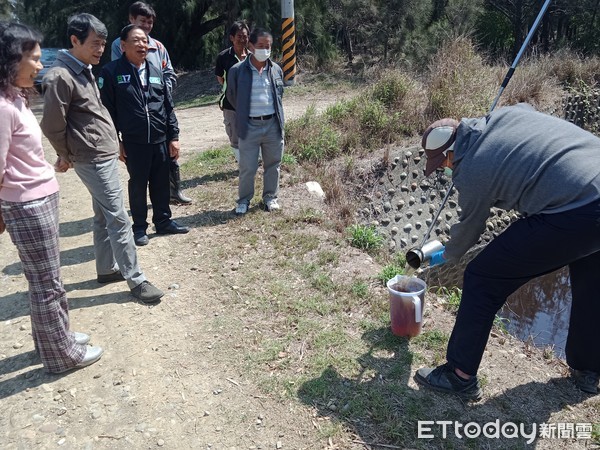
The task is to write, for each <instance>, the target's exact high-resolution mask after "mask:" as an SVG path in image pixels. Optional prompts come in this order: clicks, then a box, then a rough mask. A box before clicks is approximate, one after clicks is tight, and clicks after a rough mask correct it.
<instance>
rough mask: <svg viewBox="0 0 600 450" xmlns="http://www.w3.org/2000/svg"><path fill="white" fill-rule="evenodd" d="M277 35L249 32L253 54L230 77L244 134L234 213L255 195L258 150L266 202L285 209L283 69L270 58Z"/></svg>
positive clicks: (229, 88) (269, 206) (229, 97)
mask: <svg viewBox="0 0 600 450" xmlns="http://www.w3.org/2000/svg"><path fill="white" fill-rule="evenodd" d="M272 43H273V37H272V36H271V33H269V32H268V31H267V30H264V29H261V28H257V29H254V30H253V31H252V32H251V33H250V38H249V45H248V47H249V50H250V56H249V57H247V58H246V59H245V60H244V61H242V62H239V63H237V64H236V65H235V66H233V67H232V68H231V69H230V70H229V75H228V76H227V100H229V103H231V105H232V106H233V107H234V108H235V111H236V120H237V133H238V138H239V150H240V159H239V168H240V182H239V188H238V201H237V206H236V208H235V213H236V214H238V215H243V214H246V213H247V212H248V207H249V206H250V200H252V197H254V178H255V176H256V171H257V170H258V154H259V151H261V149H262V159H263V168H264V176H263V194H262V199H263V205H264V208H265V210H266V211H275V210H278V209H279V208H280V206H279V203H278V202H277V194H278V192H279V171H280V166H281V158H282V157H283V130H284V129H283V125H284V117H283V103H282V96H283V71H282V70H281V67H279V66H278V65H277V64H275V63H274V62H273V61H271V60H270V56H271V44H272Z"/></svg>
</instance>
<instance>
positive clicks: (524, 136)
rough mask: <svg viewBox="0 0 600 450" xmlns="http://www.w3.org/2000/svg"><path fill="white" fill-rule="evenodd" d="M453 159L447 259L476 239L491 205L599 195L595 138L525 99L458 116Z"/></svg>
mask: <svg viewBox="0 0 600 450" xmlns="http://www.w3.org/2000/svg"><path fill="white" fill-rule="evenodd" d="M453 164H454V169H453V174H452V179H453V181H454V183H455V185H456V188H457V190H458V192H459V197H458V202H459V205H460V207H461V209H462V211H461V214H460V217H459V222H458V223H457V224H455V225H454V226H452V228H451V229H450V240H449V241H448V243H447V244H446V253H445V256H446V257H447V258H448V260H456V259H458V258H460V257H461V256H462V255H463V254H464V253H465V252H467V250H469V248H471V247H472V246H473V245H474V244H475V243H476V242H477V240H478V239H479V236H480V235H481V233H482V232H483V230H484V228H485V223H486V220H487V219H488V217H489V214H490V208H491V207H497V208H502V209H504V210H515V211H518V212H519V213H521V214H522V215H523V216H532V215H534V214H554V213H559V212H564V211H569V210H571V209H575V208H577V207H579V206H583V205H586V204H588V203H591V202H592V201H594V200H596V199H598V198H600V139H599V138H598V137H596V136H594V135H593V134H591V133H588V132H587V131H584V130H582V129H581V128H579V127H577V126H575V125H573V124H571V123H569V122H567V121H565V120H562V119H558V118H556V117H552V116H549V115H546V114H542V113H540V112H537V111H535V110H534V109H533V108H532V107H531V106H529V105H526V104H519V105H516V106H510V107H506V108H500V109H498V110H496V111H494V112H492V113H491V114H490V115H488V116H487V117H483V118H479V119H463V120H462V121H461V123H460V125H459V127H458V130H457V136H456V143H455V145H454V161H453Z"/></svg>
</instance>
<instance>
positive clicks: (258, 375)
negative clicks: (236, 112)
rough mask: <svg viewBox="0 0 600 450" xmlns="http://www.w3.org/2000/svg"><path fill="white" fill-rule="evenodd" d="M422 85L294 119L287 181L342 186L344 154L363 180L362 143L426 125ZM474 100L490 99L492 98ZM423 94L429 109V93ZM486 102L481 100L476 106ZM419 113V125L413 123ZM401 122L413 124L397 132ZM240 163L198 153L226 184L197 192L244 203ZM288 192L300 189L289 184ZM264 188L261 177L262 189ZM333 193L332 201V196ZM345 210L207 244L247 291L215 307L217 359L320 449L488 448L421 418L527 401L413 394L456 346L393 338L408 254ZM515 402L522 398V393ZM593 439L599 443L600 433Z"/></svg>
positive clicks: (206, 170) (452, 302)
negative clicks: (431, 432)
mask: <svg viewBox="0 0 600 450" xmlns="http://www.w3.org/2000/svg"><path fill="white" fill-rule="evenodd" d="M476 62H477V61H475V63H476ZM475 63H473V62H470V63H469V67H467V69H468V70H471V69H470V68H472V67H476V66H477V64H475ZM450 68H451V67H450ZM458 69H460V68H458ZM458 69H457V70H458ZM466 75H468V76H465V77H463V78H461V79H473V77H472V72H470V73H467V74H466ZM469 77H471V78H469ZM438 81H440V83H441V82H442V81H444V82H445V81H446V80H441V79H440V80H438ZM414 83H416V82H410V80H408V81H407V80H406V79H405V78H403V76H402V75H401V74H400V75H397V77H396V78H394V76H393V75H389V76H387V75H386V76H384V77H382V78H380V80H378V83H375V85H374V86H371V87H369V88H367V89H365V90H364V91H363V92H361V93H360V94H359V96H357V98H356V99H350V100H344V101H340V102H338V103H336V104H335V105H333V106H331V107H330V108H328V109H327V110H326V112H325V113H324V114H323V115H317V114H316V113H315V111H314V110H312V111H308V112H307V115H306V116H305V117H304V118H302V119H300V120H299V121H298V122H295V123H291V124H289V126H290V127H291V129H290V133H289V134H288V136H287V139H288V140H289V141H290V142H289V144H290V152H289V153H286V156H285V159H284V165H288V166H294V167H293V169H290V170H289V172H288V174H292V176H293V177H296V178H295V179H297V180H299V181H300V182H303V181H305V180H306V179H309V175H310V179H317V180H318V181H319V182H321V181H322V180H321V178H318V177H313V175H315V174H320V175H321V176H322V178H323V179H327V178H329V179H332V178H333V177H332V176H331V173H330V172H327V171H325V170H321V171H320V172H319V167H322V166H320V164H321V163H324V162H325V161H328V159H331V158H335V157H336V156H340V155H341V156H342V157H341V158H339V159H338V161H340V164H345V166H346V169H347V170H346V172H343V170H342V171H341V172H342V173H352V172H353V171H354V169H355V168H356V167H358V163H360V162H362V161H360V158H361V152H365V148H366V147H364V146H365V143H367V144H368V145H369V146H371V145H372V146H375V147H376V146H377V145H380V144H381V142H386V140H388V139H390V140H393V139H394V137H395V136H398V133H404V132H405V131H407V130H408V131H410V130H412V131H415V130H417V129H418V123H419V120H422V118H423V115H422V113H423V111H422V110H419V109H416V110H411V109H409V106H407V105H408V103H410V101H411V99H414V98H415V97H414V96H415V95H416V94H415V91H414ZM437 88H439V89H438V90H436V92H437V93H438V94H439V95H441V96H443V95H446V97H445V98H441V97H440V98H439V101H441V102H446V104H442V105H438V106H439V107H440V109H441V110H444V111H456V110H457V109H454V110H449V109H447V107H448V104H447V103H448V102H450V101H455V99H456V98H460V95H458V96H457V91H445V90H444V89H447V88H448V86H447V85H445V84H443V85H440V86H437ZM477 91H478V92H479V94H477V95H481V92H482V90H481V89H478V90H477ZM299 92H301V90H300V91H299ZM422 95H423V97H424V98H425V99H426V102H430V100H431V98H430V97H428V96H427V95H425V94H424V93H422ZM436 95H437V94H436ZM464 95H470V93H469V92H467V93H464ZM475 100H477V99H475ZM475 100H473V101H471V104H476V103H477V102H476V101H475ZM420 106H421V107H422V106H423V105H420ZM456 108H458V107H456ZM415 111H416V112H415ZM413 113H414V114H413ZM398 114H399V115H398ZM409 116H410V117H411V118H410V120H408V119H406V117H409ZM412 116H414V117H412ZM400 126H406V127H407V128H406V129H402V130H400V128H399V127H400ZM352 127H354V128H352ZM411 127H412V128H411ZM353 146H356V147H353ZM357 149H358V150H357ZM286 151H287V150H286ZM362 154H364V153H362ZM309 167H310V170H311V172H309V169H308V168H309ZM315 167H316V168H317V169H315ZM233 168H235V163H234V162H233V158H232V156H231V152H230V149H229V148H228V146H224V147H222V148H217V149H212V150H209V151H206V152H203V153H202V154H198V155H196V156H195V157H194V158H192V159H191V160H190V161H189V162H188V163H187V164H186V165H185V166H184V170H185V171H186V173H189V174H192V176H195V177H199V178H203V179H205V180H210V181H215V183H204V184H203V185H202V186H201V187H199V189H197V191H198V193H199V194H198V195H200V193H201V192H202V194H201V195H202V196H203V197H202V199H203V201H206V202H210V201H213V200H211V199H213V198H215V197H216V198H217V199H220V198H221V196H223V195H225V194H222V193H221V192H223V191H225V192H226V195H228V196H229V197H231V198H233V197H234V196H235V178H234V177H231V178H226V177H224V176H223V174H226V173H229V172H231V171H232V169H233ZM307 174H309V175H307ZM220 180H223V181H224V182H222V183H219V181H220ZM340 180H341V184H343V182H344V181H345V179H344V178H343V177H340ZM286 183H289V184H294V183H293V182H290V181H289V178H288V180H287V181H286ZM323 184H324V187H327V186H325V183H323ZM260 187H261V186H260V185H259V184H258V181H257V192H260ZM329 187H331V186H329ZM282 189H286V186H285V185H284V186H283V187H282ZM326 192H327V193H328V197H329V196H330V193H331V192H332V189H326ZM204 205H205V203H202V206H200V209H201V208H203V207H204ZM194 213H195V212H194ZM335 214H336V212H332V211H330V210H329V209H323V210H317V209H313V208H302V209H300V208H296V209H292V208H290V210H285V211H284V214H281V215H269V214H265V213H262V212H257V213H251V214H248V215H247V216H245V217H244V218H243V219H241V220H238V219H232V220H231V221H230V222H229V223H227V225H225V227H226V228H225V229H226V233H227V239H225V240H221V241H220V244H219V245H218V246H215V248H212V247H210V246H209V248H203V249H201V251H202V257H203V258H206V259H207V261H208V260H210V261H215V260H216V261H215V262H213V263H212V264H213V267H211V269H213V270H214V272H215V279H216V280H217V281H218V283H217V284H220V283H221V276H223V280H227V281H226V282H227V283H229V284H230V285H236V286H239V289H237V290H235V291H234V290H233V289H231V288H229V289H228V290H226V291H223V292H222V295H221V293H220V295H219V297H218V302H219V305H222V306H223V312H221V313H220V314H219V317H214V318H213V319H212V320H213V321H212V322H210V320H211V319H210V314H209V317H208V319H207V322H209V323H207V326H210V327H211V328H212V329H214V330H215V334H219V333H220V330H227V335H226V336H223V339H222V340H220V341H219V342H218V343H216V344H214V345H215V346H217V345H218V346H220V348H222V349H223V354H222V355H220V359H221V358H223V359H227V358H229V359H228V360H227V362H228V363H229V365H228V367H229V368H230V369H231V370H234V368H239V370H240V371H243V373H244V375H245V376H246V377H247V378H248V379H249V380H251V383H252V388H254V387H257V389H256V390H258V391H259V392H258V393H257V395H260V396H265V397H268V398H269V399H276V400H279V401H280V402H281V404H285V405H291V407H297V408H299V409H300V407H303V406H305V407H306V408H307V410H308V411H310V413H313V414H315V423H317V425H316V427H317V428H318V429H319V436H321V437H322V438H323V439H325V440H324V441H323V442H316V443H315V446H317V447H323V446H327V439H328V438H329V437H331V438H332V440H333V441H334V442H336V444H338V445H339V446H340V448H342V447H343V445H344V443H346V442H347V440H348V439H352V438H355V437H356V436H360V437H361V438H363V439H365V441H366V440H369V441H371V442H379V443H382V444H387V445H390V446H396V447H399V448H406V447H410V448H434V447H435V448H463V447H465V446H468V447H472V448H481V447H484V446H486V445H488V444H489V442H486V441H484V440H475V441H469V442H465V441H457V440H452V439H449V440H442V439H434V440H432V441H428V442H424V441H422V440H417V439H416V431H415V428H416V425H415V424H416V422H417V421H418V420H428V419H432V418H435V419H440V420H442V419H455V420H462V419H464V420H465V421H467V419H468V420H473V421H478V422H480V423H483V422H484V421H485V419H486V418H487V417H493V416H494V414H496V415H498V416H502V415H518V414H521V413H520V412H519V411H517V409H518V405H517V403H519V402H514V403H515V405H517V406H513V402H505V403H504V404H503V406H502V407H498V406H497V402H496V399H494V400H492V401H489V402H485V403H484V404H480V405H477V406H476V407H475V408H465V406H464V405H463V403H462V402H461V401H460V400H458V399H456V398H454V397H444V396H443V395H438V394H432V393H429V392H424V391H423V390H418V389H416V388H415V387H414V384H413V383H412V381H411V379H412V376H413V374H414V371H415V369H416V368H418V367H421V366H425V365H426V366H432V365H437V364H440V363H442V362H444V361H445V350H446V346H447V343H448V338H449V337H448V335H447V334H446V333H445V332H444V331H441V330H440V329H439V328H441V327H439V323H438V322H436V321H435V320H430V321H429V322H428V324H427V325H426V326H425V327H424V330H423V332H422V334H421V335H419V336H417V337H415V338H413V339H410V340H408V339H405V338H399V337H397V336H394V335H393V334H392V333H391V330H390V314H389V299H388V293H387V290H386V289H384V288H383V286H382V283H381V282H385V281H387V280H388V279H390V278H393V276H394V275H396V274H399V273H403V272H404V267H405V264H406V261H405V260H404V259H403V255H401V254H398V255H395V256H393V257H390V256H389V255H384V253H385V252H384V251H382V246H383V244H384V238H383V236H382V235H380V234H379V233H377V231H376V229H375V227H372V226H369V225H363V224H355V225H352V226H350V227H349V228H346V227H345V226H346V225H347V223H351V222H346V223H345V224H344V226H341V227H335V228H334V226H332V225H331V222H332V221H333V216H335ZM350 217H351V219H350V220H352V219H353V218H354V216H353V215H351V216H350ZM334 230H337V231H339V233H338V234H335V233H336V231H334ZM207 231H209V232H211V231H212V230H207ZM350 246H353V247H356V248H359V249H362V250H365V251H367V252H369V253H370V254H372V255H374V257H373V259H374V260H376V263H377V264H375V265H373V267H380V266H381V267H382V269H381V270H379V269H374V268H373V267H371V266H368V267H367V266H365V265H364V255H359V256H350V255H352V254H354V255H356V253H359V252H356V251H354V250H353V249H350V248H349V247H350ZM205 254H206V255H205ZM238 259H239V260H240V261H243V264H240V266H239V268H238V270H236V271H229V269H228V265H229V264H230V262H231V261H232V260H238ZM349 260H350V261H349ZM352 264H354V267H353V266H352ZM355 269H359V270H355ZM377 280H379V282H377ZM438 294H439V295H440V296H442V297H444V299H445V301H444V302H442V304H443V305H444V309H445V310H446V311H449V312H453V311H455V310H456V308H458V305H459V304H460V298H461V291H460V290H459V289H456V288H455V289H445V290H441V291H439V292H438ZM428 295H429V294H428ZM426 301H427V300H426ZM430 305H431V304H430ZM433 309H434V308H429V311H427V310H426V314H431V315H429V316H427V318H428V319H430V318H432V317H433V318H435V316H434V315H433V313H432V311H433ZM437 311H438V313H439V314H448V313H447V312H444V311H442V310H441V309H438V310H437ZM202 320H205V319H204V317H203V319H202ZM240 325H242V326H240ZM496 325H497V326H498V325H499V326H502V325H503V323H502V322H499V323H497V324H496ZM244 328H246V331H243V330H244ZM248 329H251V330H252V333H251V334H250V333H249V332H248ZM504 329H505V327H504ZM232 342H236V343H241V344H240V345H239V346H237V345H236V347H235V350H234V351H226V350H225V349H227V348H230V347H231V343H232ZM494 382H495V380H494ZM481 383H482V384H485V383H487V379H486V378H485V376H481ZM515 395H519V393H518V390H517V393H516V394H515ZM501 396H502V395H500V397H501ZM519 398H520V397H519ZM500 400H501V399H500ZM500 400H498V403H500ZM304 412H305V411H302V413H304ZM494 417H495V416H494ZM519 417H521V416H519ZM529 420H533V419H532V418H531V417H529ZM594 436H595V439H596V440H598V437H599V436H600V433H599V430H596V431H595V435H594ZM373 446H374V445H373ZM516 446H517V445H516V444H515V447H516Z"/></svg>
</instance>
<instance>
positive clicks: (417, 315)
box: [412, 295, 423, 323]
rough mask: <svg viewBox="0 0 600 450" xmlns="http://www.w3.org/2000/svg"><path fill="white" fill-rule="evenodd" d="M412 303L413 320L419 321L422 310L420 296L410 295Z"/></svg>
mask: <svg viewBox="0 0 600 450" xmlns="http://www.w3.org/2000/svg"><path fill="white" fill-rule="evenodd" d="M412 302H413V305H415V322H417V323H419V322H421V320H422V318H423V314H422V310H421V297H419V296H418V295H413V296H412Z"/></svg>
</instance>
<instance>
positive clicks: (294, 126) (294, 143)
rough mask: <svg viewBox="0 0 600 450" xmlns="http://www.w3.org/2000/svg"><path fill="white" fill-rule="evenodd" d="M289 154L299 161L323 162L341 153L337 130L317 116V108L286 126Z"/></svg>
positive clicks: (309, 109)
mask: <svg viewBox="0 0 600 450" xmlns="http://www.w3.org/2000/svg"><path fill="white" fill-rule="evenodd" d="M286 135H287V152H288V154H289V155H291V156H293V157H295V158H296V159H297V160H298V161H300V162H302V161H311V162H317V163H319V162H322V161H325V160H329V159H332V158H333V157H335V156H336V155H337V154H338V153H339V138H338V133H337V132H336V130H335V129H334V128H333V127H331V125H329V123H328V122H327V119H326V118H324V117H323V116H317V114H316V111H315V108H314V107H309V108H308V109H307V110H306V113H304V115H303V116H302V117H300V118H299V119H297V120H294V121H291V122H288V124H287V125H286Z"/></svg>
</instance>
